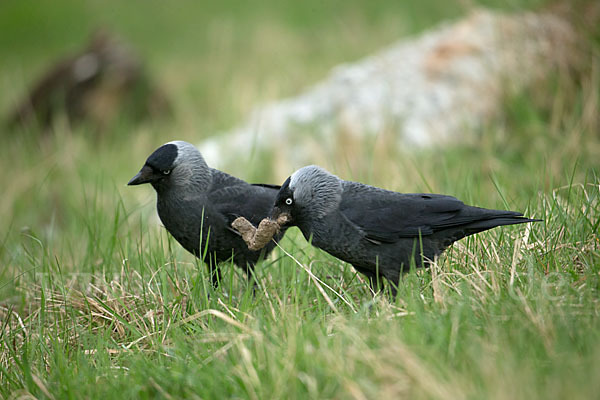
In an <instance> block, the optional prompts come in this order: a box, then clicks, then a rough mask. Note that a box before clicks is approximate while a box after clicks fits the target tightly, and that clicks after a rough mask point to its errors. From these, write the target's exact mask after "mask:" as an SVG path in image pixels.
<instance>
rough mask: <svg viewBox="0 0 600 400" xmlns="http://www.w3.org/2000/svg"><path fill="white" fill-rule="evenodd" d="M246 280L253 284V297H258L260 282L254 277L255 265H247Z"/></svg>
mask: <svg viewBox="0 0 600 400" xmlns="http://www.w3.org/2000/svg"><path fill="white" fill-rule="evenodd" d="M246 279H247V280H248V283H250V282H252V297H254V296H255V295H256V288H257V287H258V280H257V279H256V276H255V275H254V265H253V264H246Z"/></svg>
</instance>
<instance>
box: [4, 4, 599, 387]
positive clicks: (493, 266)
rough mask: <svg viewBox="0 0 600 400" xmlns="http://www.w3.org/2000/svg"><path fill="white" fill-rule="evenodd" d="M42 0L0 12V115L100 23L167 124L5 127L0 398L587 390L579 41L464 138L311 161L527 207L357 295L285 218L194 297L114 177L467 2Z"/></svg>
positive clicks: (588, 267)
mask: <svg viewBox="0 0 600 400" xmlns="http://www.w3.org/2000/svg"><path fill="white" fill-rule="evenodd" d="M60 3H61V7H58V6H57V5H56V2H36V3H34V2H29V1H6V2H3V3H2V4H1V5H0V30H2V34H0V57H1V58H2V59H3V62H2V64H0V73H1V75H0V76H1V80H0V107H1V109H2V110H5V109H7V108H8V107H9V105H10V104H12V103H14V102H15V101H16V99H17V98H19V97H20V96H21V94H22V93H23V91H24V90H25V88H26V86H27V83H28V82H29V81H30V80H31V79H32V78H33V77H34V76H35V75H36V74H37V73H39V71H41V70H42V69H43V65H44V64H45V63H47V62H49V60H52V59H53V58H54V57H55V56H56V54H57V53H63V52H65V51H67V50H69V49H74V48H77V46H78V45H79V44H81V43H83V42H84V41H85V38H84V37H83V36H81V35H84V36H85V35H87V32H88V30H89V29H90V27H93V26H96V25H98V24H100V23H105V24H108V25H109V26H112V27H113V28H114V29H116V30H117V31H119V32H121V33H122V34H123V35H124V36H125V37H126V38H127V39H128V40H130V41H131V42H132V43H133V44H134V45H135V46H136V47H137V48H139V49H140V52H141V53H142V54H143V55H144V56H145V57H146V58H147V59H148V60H149V62H150V69H151V70H152V73H153V74H154V75H155V76H158V77H159V78H158V79H159V81H160V82H161V83H162V84H163V86H165V88H166V90H167V91H168V93H169V95H170V96H171V98H172V100H173V103H174V108H175V117H174V118H173V120H172V121H163V122H157V123H146V124H143V125H140V126H135V125H133V124H131V123H129V122H128V121H121V123H119V124H118V125H117V126H115V127H113V128H112V129H111V130H110V131H109V132H106V133H105V134H104V135H103V136H101V137H95V136H94V134H93V133H92V131H91V130H90V129H88V128H86V127H85V126H81V127H76V128H73V129H70V128H69V127H68V126H66V125H62V124H60V123H59V124H58V125H57V126H56V129H55V130H54V133H53V135H51V136H50V137H42V136H41V135H40V133H39V132H37V131H35V130H30V131H22V132H17V133H14V132H12V133H11V132H2V135H3V139H4V140H3V143H4V145H3V146H0V166H1V167H2V173H1V174H0V187H2V189H3V192H2V196H0V221H1V222H2V223H1V224H0V244H1V246H0V262H1V264H0V265H1V267H0V398H17V397H21V396H23V397H26V396H34V397H39V398H55V399H58V398H108V397H110V398H138V397H141V398H150V397H161V398H162V397H164V398H181V397H197V398H228V397H229V398H231V397H235V398H252V399H264V398H356V399H370V398H417V399H418V398H428V399H429V398H436V399H447V398H498V399H514V398H523V399H532V398H540V399H547V398H557V399H559V398H586V399H587V398H594V397H597V393H599V392H600V381H599V380H598V377H599V376H600V364H599V363H598V362H597V360H598V359H600V303H599V294H598V289H599V285H600V257H599V255H600V241H599V240H600V236H599V234H598V231H599V225H600V222H599V221H600V161H599V160H600V137H599V136H598V132H599V131H600V129H599V127H600V125H599V123H598V122H599V121H598V118H599V117H598V115H600V113H598V104H599V103H598V100H599V98H600V85H599V84H598V82H600V70H599V69H598V68H599V64H598V57H597V54H598V46H597V43H596V45H595V47H594V49H593V51H594V54H593V55H592V56H591V57H590V62H589V66H588V67H586V68H584V69H583V70H582V71H580V72H579V73H578V74H577V77H576V78H572V77H564V76H557V77H556V78H557V79H556V84H552V85H551V84H547V85H539V86H536V87H534V88H532V89H530V90H529V91H527V92H525V93H519V94H515V95H513V96H511V97H509V98H507V99H506V106H505V112H504V113H503V115H502V117H499V118H498V119H497V120H495V121H492V122H491V123H490V124H489V126H487V127H485V129H483V130H482V132H481V134H480V136H479V137H478V138H477V139H475V140H472V141H470V142H469V143H468V144H456V145H454V146H449V147H448V148H446V149H445V150H444V151H443V152H442V151H439V150H423V151H420V152H416V153H415V152H410V153H409V152H403V151H401V150H398V149H394V148H393V147H392V146H389V145H388V144H389V143H390V142H389V140H390V138H388V137H385V135H384V136H378V137H377V138H375V139H371V142H369V143H350V144H347V145H345V146H344V147H343V148H341V149H340V150H339V151H338V152H337V153H335V154H332V155H331V159H330V161H329V164H328V165H326V166H327V167H328V168H329V169H331V170H333V171H335V172H336V173H338V174H339V175H341V176H342V177H345V178H352V179H358V180H361V181H364V182H367V183H370V184H374V185H378V186H383V187H386V188H389V189H392V190H398V191H412V192H419V191H433V192H439V193H447V194H451V195H455V196H457V197H459V198H461V199H463V200H464V201H466V202H468V203H471V204H476V205H480V206H484V207H490V208H508V209H513V210H520V211H523V212H525V213H526V214H527V215H529V216H532V217H536V218H543V219H544V221H543V222H539V223H536V224H531V225H530V226H516V227H506V228H500V229H496V230H493V231H491V232H487V233H483V234H480V235H477V236H476V237H471V238H468V239H466V240H463V241H461V242H459V243H457V244H455V245H454V246H453V247H452V249H451V250H449V251H448V252H447V253H446V254H445V255H444V256H443V257H442V258H441V259H440V260H438V262H437V263H436V264H435V265H433V266H432V268H430V269H428V270H420V271H414V272H411V273H409V274H407V275H406V276H405V277H404V279H403V280H402V282H401V284H400V287H399V295H398V298H397V300H396V301H395V302H390V301H388V300H387V299H386V297H385V296H381V295H378V296H376V297H375V298H373V297H372V295H371V293H370V292H369V290H368V287H367V285H366V284H365V282H364V280H363V279H362V277H361V276H360V275H357V274H356V273H355V272H354V271H353V270H352V268H351V267H350V266H349V265H347V264H345V263H342V262H340V261H338V260H336V259H335V258H333V257H330V256H329V255H327V254H325V253H324V252H321V251H318V250H316V249H314V248H312V247H311V246H310V245H309V244H308V243H306V242H305V241H304V239H303V238H302V236H301V234H300V233H299V232H298V231H297V230H296V229H292V230H290V232H289V233H288V234H287V235H286V238H285V239H284V240H283V241H282V243H281V247H282V249H276V251H274V253H273V255H272V256H271V257H270V258H269V259H268V260H266V261H265V262H263V263H262V264H261V265H259V266H258V267H257V281H258V285H259V290H257V292H256V294H255V295H254V296H253V295H252V290H251V289H250V288H249V287H248V285H247V284H246V281H245V278H244V277H243V275H242V274H241V272H240V271H239V270H238V269H236V268H234V267H233V266H227V265H225V266H223V272H224V278H223V282H222V286H221V287H220V288H218V289H216V290H214V289H212V287H211V286H210V284H209V279H208V273H207V271H206V268H205V267H204V266H203V265H202V264H201V263H199V262H198V261H197V260H195V259H194V258H193V257H192V256H190V255H189V254H187V253H186V252H185V251H183V250H182V249H181V248H180V247H179V245H178V244H177V243H176V242H174V241H173V240H172V239H171V238H170V237H169V236H168V235H167V234H166V233H165V232H164V229H163V228H161V227H160V226H159V225H158V224H157V223H156V219H155V217H154V216H155V210H154V200H155V197H154V193H153V192H152V189H151V188H129V187H126V186H125V183H126V182H127V180H128V179H129V178H130V177H131V176H133V174H135V173H136V172H137V170H138V169H139V167H140V166H141V164H142V163H143V160H144V159H145V157H146V156H147V155H148V154H149V152H150V151H152V150H153V149H154V148H155V147H157V146H158V145H160V144H162V143H163V142H166V141H168V140H172V139H175V138H179V139H184V140H189V141H193V142H198V141H200V140H201V139H202V138H203V137H206V136H207V135H209V134H210V133H212V132H214V131H215V130H218V129H224V128H227V127H231V126H233V125H235V124H236V123H237V122H239V121H241V120H242V118H243V117H244V115H246V114H247V113H248V112H249V110H251V109H252V107H253V106H255V105H256V104H258V103H260V102H262V101H264V100H267V99H272V98H277V97H282V96H286V95H290V94H293V93H296V92H297V91H298V90H300V89H301V88H303V87H305V86H306V85H309V84H311V83H313V82H315V81H317V80H318V79H319V78H320V77H322V76H324V75H325V74H326V73H327V71H328V70H329V69H330V68H331V67H332V66H334V65H336V64H337V63H340V62H345V61H351V60H354V59H357V58H359V57H361V56H362V55H364V54H368V53H369V52H371V51H373V50H375V49H377V48H380V47H381V46H383V45H385V44H388V43H391V42H392V41H394V40H395V39H397V38H398V37H400V36H401V35H406V34H410V33H415V32H418V31H420V30H422V29H425V28H427V27H429V26H431V25H433V24H435V23H437V22H438V21H441V20H444V19H446V18H450V17H456V16H459V15H461V14H463V13H465V12H466V9H465V8H464V7H459V6H457V5H456V4H452V3H451V2H444V1H440V0H430V1H425V2H419V4H420V5H419V6H409V5H408V2H386V1H383V0H382V1H372V2H368V3H364V4H363V3H362V2H359V1H345V2H340V1H337V2H332V3H323V2H318V1H305V2H292V1H290V2H252V3H248V4H246V5H245V6H238V5H237V4H238V3H237V2H236V3H235V4H234V2H220V3H214V4H213V2H191V1H190V2H181V3H178V6H177V7H175V6H173V7H170V8H169V9H164V8H163V7H162V6H161V4H162V3H160V2H148V3H146V2H144V3H143V4H142V3H141V2H133V3H123V4H121V3H117V2H114V3H113V4H112V7H103V6H101V3H95V2H86V3H83V2H74V1H61V2H60ZM253 3H257V4H253ZM405 3H407V4H405ZM484 3H486V4H489V3H490V2H484ZM217 4H218V5H217ZM482 4H483V3H482ZM535 4H536V3H535V2H534V3H529V4H527V3H524V2H516V1H514V2H510V4H509V6H508V7H506V6H505V8H508V9H511V10H514V9H518V8H520V7H523V6H527V7H533V6H534V5H535ZM107 21H108V22H107ZM548 99H552V100H553V101H548ZM268 160H269V158H268V157H265V158H260V157H259V156H257V157H256V158H255V159H253V160H252V161H251V162H250V163H249V164H247V165H234V166H231V169H230V170H231V171H233V172H235V173H237V174H238V175H239V176H241V177H242V178H246V179H249V180H261V181H273V182H278V181H282V180H283V179H284V178H285V177H286V176H287V175H289V173H290V172H291V171H280V170H277V169H273V168H272V166H271V165H270V163H269V161H268ZM353 160H354V161H353ZM257 171H259V172H257ZM261 171H265V172H264V173H263V172H261ZM284 250H285V251H284ZM309 271H310V272H309Z"/></svg>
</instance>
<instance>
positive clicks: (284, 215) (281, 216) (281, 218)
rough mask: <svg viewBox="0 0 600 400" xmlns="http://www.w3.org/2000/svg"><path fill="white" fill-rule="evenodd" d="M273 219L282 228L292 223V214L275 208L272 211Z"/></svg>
mask: <svg viewBox="0 0 600 400" xmlns="http://www.w3.org/2000/svg"><path fill="white" fill-rule="evenodd" d="M271 219H272V220H273V221H277V222H279V225H280V226H285V225H289V224H290V223H291V222H292V214H290V213H289V212H288V211H284V210H282V209H281V208H279V207H277V206H275V207H273V210H272V211H271Z"/></svg>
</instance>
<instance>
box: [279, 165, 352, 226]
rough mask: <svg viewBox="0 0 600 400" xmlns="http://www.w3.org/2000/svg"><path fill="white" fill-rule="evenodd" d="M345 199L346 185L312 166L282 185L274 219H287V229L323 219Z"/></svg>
mask: <svg viewBox="0 0 600 400" xmlns="http://www.w3.org/2000/svg"><path fill="white" fill-rule="evenodd" d="M341 199H342V181H341V180H340V179H339V178H338V177H337V176H335V175H333V174H330V173H329V172H327V171H325V170H324V169H323V168H321V167H318V166H316V165H310V166H307V167H303V168H300V169H299V170H297V171H296V172H294V173H293V174H292V175H291V176H290V177H289V178H287V180H286V181H285V182H284V184H283V185H281V189H280V190H279V193H278V194H277V198H276V200H275V205H274V207H273V211H272V212H271V218H272V219H274V220H277V219H278V218H279V217H280V216H281V215H285V217H286V219H287V225H301V224H302V222H304V221H307V220H310V219H315V218H317V219H318V218H322V217H324V216H325V215H327V214H328V213H329V212H331V211H332V210H334V209H336V208H337V206H338V205H339V203H340V201H341Z"/></svg>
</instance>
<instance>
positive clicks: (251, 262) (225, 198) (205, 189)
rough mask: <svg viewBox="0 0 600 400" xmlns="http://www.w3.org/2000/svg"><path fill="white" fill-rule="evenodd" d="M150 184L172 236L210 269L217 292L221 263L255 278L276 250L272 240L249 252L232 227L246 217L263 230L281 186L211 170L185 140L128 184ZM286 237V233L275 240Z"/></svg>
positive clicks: (156, 156)
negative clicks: (263, 259) (258, 268)
mask: <svg viewBox="0 0 600 400" xmlns="http://www.w3.org/2000/svg"><path fill="white" fill-rule="evenodd" d="M144 183H149V184H151V185H152V187H153V188H154V190H156V195H157V202H156V209H157V211H158V216H159V217H160V220H161V221H162V223H163V225H164V226H165V228H167V231H169V233H170V234H171V235H172V236H173V237H174V238H175V240H177V241H178V242H179V244H181V245H182V246H183V247H184V248H185V249H186V250H187V251H189V252H190V253H192V254H194V255H195V256H196V257H198V258H202V259H203V260H204V262H206V263H207V264H208V267H209V269H210V272H211V279H212V283H213V286H214V287H216V286H218V282H219V280H220V278H221V273H220V270H219V267H218V264H219V263H221V262H224V261H228V260H233V262H234V263H235V264H236V265H237V266H238V267H240V268H242V269H244V270H245V271H246V273H247V277H248V279H250V278H251V275H252V273H253V271H254V266H255V264H256V263H257V262H258V260H259V259H261V257H264V256H265V255H267V254H268V253H269V252H270V251H271V250H272V249H273V247H275V243H273V241H271V242H270V243H269V244H267V246H266V247H265V248H264V249H262V250H258V251H252V250H249V249H248V247H247V246H246V244H245V243H244V241H243V239H242V237H241V235H240V234H239V233H238V232H237V231H235V230H233V229H232V228H231V223H232V221H233V220H234V219H235V218H237V217H239V216H243V217H245V218H246V219H248V220H249V221H250V222H252V223H253V224H255V225H258V224H259V222H260V221H261V220H262V219H263V218H265V217H267V216H268V215H269V213H270V211H271V208H272V206H273V203H274V202H275V197H276V196H277V193H278V190H279V186H276V185H265V184H249V183H247V182H245V181H243V180H241V179H238V178H235V177H233V176H231V175H228V174H226V173H225V172H221V171H219V170H216V169H213V168H210V167H209V166H208V165H207V164H206V162H205V161H204V158H203V157H202V154H200V152H199V151H198V149H196V147H194V146H193V145H192V144H190V143H187V142H183V141H173V142H169V143H166V144H164V145H162V146H161V147H159V148H158V149H156V150H155V151H154V153H152V154H151V155H150V156H149V157H148V159H147V160H146V163H145V164H144V166H143V167H142V169H141V170H140V171H139V172H138V174H137V175H136V176H134V177H133V178H132V179H131V180H130V181H129V183H128V185H141V184H144ZM282 236H283V231H282V232H279V233H277V235H276V236H275V239H276V240H279V239H280V238H281V237H282Z"/></svg>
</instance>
